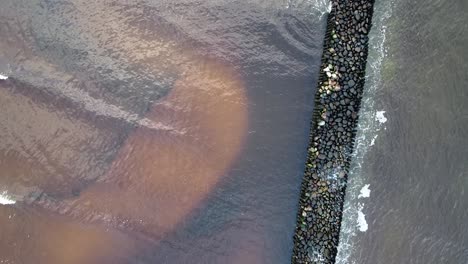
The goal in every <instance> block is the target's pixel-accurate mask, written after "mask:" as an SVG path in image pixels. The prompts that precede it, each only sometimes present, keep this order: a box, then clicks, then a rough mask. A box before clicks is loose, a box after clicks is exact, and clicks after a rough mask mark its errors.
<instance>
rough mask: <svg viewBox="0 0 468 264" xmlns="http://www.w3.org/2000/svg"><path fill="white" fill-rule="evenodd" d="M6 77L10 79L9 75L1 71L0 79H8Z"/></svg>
mask: <svg viewBox="0 0 468 264" xmlns="http://www.w3.org/2000/svg"><path fill="white" fill-rule="evenodd" d="M6 79H8V76H7V75H5V74H4V73H1V72H0V80H6Z"/></svg>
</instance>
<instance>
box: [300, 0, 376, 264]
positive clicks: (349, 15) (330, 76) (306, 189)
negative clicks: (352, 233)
mask: <svg viewBox="0 0 468 264" xmlns="http://www.w3.org/2000/svg"><path fill="white" fill-rule="evenodd" d="M372 11H373V0H332V11H331V13H330V14H329V16H328V26H327V33H326V37H325V41H324V50H323V55H322V65H321V72H320V74H321V75H320V79H319V84H318V88H317V92H316V102H315V111H314V116H313V120H312V131H311V138H310V145H309V148H308V158H307V164H306V170H305V173H304V180H303V184H302V192H301V200H300V204H299V212H298V217H297V227H296V233H295V236H294V243H295V245H294V252H293V257H292V263H334V261H335V257H336V253H337V246H338V239H339V233H340V227H341V216H342V209H343V201H344V197H345V188H346V182H347V177H348V176H347V172H348V168H349V163H350V158H351V154H352V151H353V145H354V138H355V133H356V126H357V121H358V111H359V107H360V102H361V98H362V92H363V86H364V76H365V66H366V60H367V43H368V32H369V30H370V27H371V18H372Z"/></svg>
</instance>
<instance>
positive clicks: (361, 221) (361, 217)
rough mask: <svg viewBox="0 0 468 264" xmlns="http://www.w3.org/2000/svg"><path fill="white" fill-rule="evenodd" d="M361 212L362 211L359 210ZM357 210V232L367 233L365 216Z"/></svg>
mask: <svg viewBox="0 0 468 264" xmlns="http://www.w3.org/2000/svg"><path fill="white" fill-rule="evenodd" d="M361 210H362V209H361ZM361 210H359V212H358V219H357V221H358V223H357V224H358V227H359V231H361V232H366V231H367V228H368V225H367V222H366V215H364V213H363V212H362V211H361Z"/></svg>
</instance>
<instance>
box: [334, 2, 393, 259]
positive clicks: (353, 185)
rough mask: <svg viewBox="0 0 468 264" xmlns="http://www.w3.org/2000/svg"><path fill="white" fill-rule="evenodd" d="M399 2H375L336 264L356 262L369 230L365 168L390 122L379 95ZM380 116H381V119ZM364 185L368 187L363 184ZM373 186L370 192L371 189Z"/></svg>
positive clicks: (368, 193)
mask: <svg viewBox="0 0 468 264" xmlns="http://www.w3.org/2000/svg"><path fill="white" fill-rule="evenodd" d="M394 5H395V1H394V0H390V1H377V2H376V3H375V5H374V16H373V19H372V20H373V23H372V24H373V25H372V29H371V31H370V35H369V57H368V61H367V66H366V69H367V70H366V84H365V88H364V94H363V98H362V102H361V106H362V107H361V109H360V111H359V123H358V127H357V134H356V139H355V145H354V152H353V154H352V161H351V164H350V169H349V173H348V184H347V188H346V197H345V203H344V205H343V219H342V222H341V231H340V242H339V245H338V253H337V256H336V261H335V263H336V264H351V263H352V264H356V263H355V261H354V260H353V259H351V257H350V256H351V255H352V254H353V251H354V244H355V241H356V239H355V237H356V236H357V235H358V234H359V233H360V232H365V231H367V230H368V229H369V226H368V224H367V221H366V215H365V214H364V213H363V211H362V210H363V208H364V203H363V198H368V197H365V196H367V195H369V196H370V189H369V186H367V187H366V184H365V181H366V177H367V176H366V175H365V172H364V171H363V170H362V167H363V165H364V164H365V160H366V159H365V158H366V156H367V152H368V150H369V149H370V147H371V146H373V145H374V144H376V140H377V138H378V133H379V132H380V131H382V130H384V129H385V127H384V125H383V124H384V123H385V122H386V121H387V118H386V117H385V115H384V114H385V112H384V111H379V112H377V111H376V100H377V97H376V95H378V94H379V92H378V91H379V89H381V88H380V87H381V69H382V64H383V61H384V58H385V55H386V50H385V39H386V34H387V33H386V28H387V26H386V25H387V21H388V19H389V18H390V17H391V15H392V10H393V9H394ZM377 117H378V118H379V119H377ZM363 186H364V187H363ZM367 189H369V192H368V190H367Z"/></svg>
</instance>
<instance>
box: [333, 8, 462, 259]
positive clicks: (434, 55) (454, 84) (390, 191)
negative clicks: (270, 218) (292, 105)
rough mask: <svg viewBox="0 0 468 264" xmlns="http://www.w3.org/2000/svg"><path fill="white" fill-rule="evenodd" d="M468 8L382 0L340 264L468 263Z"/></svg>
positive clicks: (374, 32) (376, 19)
mask: <svg viewBox="0 0 468 264" xmlns="http://www.w3.org/2000/svg"><path fill="white" fill-rule="evenodd" d="M467 12H468V4H467V2H466V1H463V0H461V1H447V0H432V1H406V0H394V1H376V6H375V13H374V19H373V22H374V25H373V29H372V31H371V33H370V35H371V36H370V55H369V61H368V65H367V71H366V72H367V75H368V76H367V81H366V90H365V93H366V94H365V95H364V99H363V107H362V111H361V114H360V120H359V129H358V140H357V145H356V151H355V153H354V155H355V159H354V161H353V164H352V170H351V173H350V176H349V179H350V181H349V186H348V190H347V194H346V203H345V211H344V215H343V225H342V230H341V237H340V247H339V253H338V257H337V263H357V264H363V263H372V264H374V263H385V264H388V263H454V264H458V263H459V264H464V263H467V261H468V225H467V224H466V223H467V222H468V196H467V192H466V190H467V188H468V139H467V137H466V136H467V135H468V89H467V86H468V67H467V65H468V64H467V63H466V61H467V60H468V49H467V47H468V17H467V16H466V14H467ZM379 117H380V118H379ZM382 117H383V118H382ZM367 184H368V185H369V189H370V195H369V197H368V198H367V197H362V196H359V194H360V192H361V189H362V188H363V187H364V186H365V185H367ZM359 215H361V216H364V220H365V224H367V230H366V229H365V228H361V227H362V225H361V226H360V225H359ZM360 220H361V222H362V220H363V219H362V218H361V219H360Z"/></svg>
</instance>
